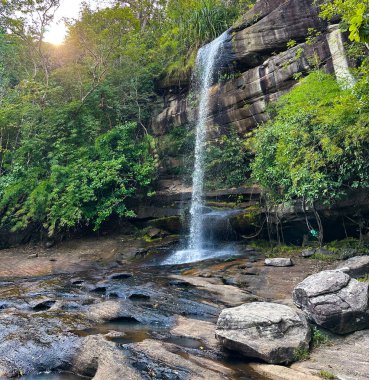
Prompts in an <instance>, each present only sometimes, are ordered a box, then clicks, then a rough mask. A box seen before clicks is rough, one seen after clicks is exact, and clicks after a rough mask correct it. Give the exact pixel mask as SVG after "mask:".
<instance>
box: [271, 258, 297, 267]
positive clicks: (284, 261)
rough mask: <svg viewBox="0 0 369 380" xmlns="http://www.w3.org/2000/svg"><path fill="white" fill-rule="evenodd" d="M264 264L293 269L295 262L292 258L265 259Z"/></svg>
mask: <svg viewBox="0 0 369 380" xmlns="http://www.w3.org/2000/svg"><path fill="white" fill-rule="evenodd" d="M264 264H265V265H266V266H269V267H292V266H293V261H292V260H291V259H290V258H282V257H279V258H275V259H265V261H264Z"/></svg>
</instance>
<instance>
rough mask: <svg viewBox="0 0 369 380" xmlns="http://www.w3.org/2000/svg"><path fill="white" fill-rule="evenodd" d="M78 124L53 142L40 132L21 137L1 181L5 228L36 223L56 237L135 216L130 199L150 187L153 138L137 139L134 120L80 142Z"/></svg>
mask: <svg viewBox="0 0 369 380" xmlns="http://www.w3.org/2000/svg"><path fill="white" fill-rule="evenodd" d="M79 122H81V120H76V121H74V123H71V124H69V128H70V130H64V132H65V133H64V136H63V137H61V138H60V139H57V140H56V141H55V142H54V143H53V144H50V145H49V146H48V143H50V141H47V140H48V139H47V137H48V136H46V135H45V133H42V132H40V134H34V136H32V137H31V136H29V138H28V139H25V140H23V141H24V142H23V143H22V144H21V146H20V148H19V149H18V151H17V155H16V157H15V158H14V160H13V162H12V169H13V170H11V171H9V173H8V174H7V175H4V176H2V178H1V182H0V194H1V202H0V209H2V210H3V212H2V215H1V224H2V226H6V227H8V228H10V229H11V230H12V231H18V230H22V229H24V228H26V227H27V226H28V225H30V224H36V225H39V226H40V227H41V226H42V227H43V228H44V229H46V230H47V231H48V233H49V235H53V234H54V233H55V232H59V231H61V230H65V229H70V228H74V227H78V226H84V225H87V226H88V225H91V226H93V228H94V229H95V230H96V229H98V228H99V227H100V225H101V223H103V222H104V221H106V220H107V219H108V218H109V217H110V216H111V215H114V214H115V215H118V216H123V217H127V216H133V213H132V211H130V210H129V209H128V208H127V206H126V199H127V198H129V197H132V196H133V195H135V193H136V191H137V189H139V188H145V187H147V186H148V185H149V183H150V181H151V179H152V178H153V175H154V169H155V166H154V161H153V159H152V158H151V156H150V155H149V141H148V140H147V139H146V140H142V141H139V140H138V139H137V138H136V137H135V130H136V126H135V124H133V123H131V124H125V125H117V126H116V127H114V128H113V129H111V130H110V131H108V132H106V133H103V134H100V135H99V136H98V137H96V138H95V139H93V140H92V139H90V141H87V144H82V143H81V142H79V143H77V141H76V140H77V139H78V138H80V137H82V136H78V132H77V130H78V127H79V125H78V123H79ZM93 122H94V121H93V120H91V121H90V123H91V126H90V127H91V129H92V130H93V128H94V125H93ZM58 126H59V127H62V126H61V125H60V124H59V125H58ZM32 127H33V126H30V127H29V128H30V129H31V128H32ZM69 128H68V129H69ZM32 129H33V128H32ZM41 129H42V127H41ZM30 132H31V131H29V133H30ZM68 140H69V142H68V144H67V145H66V144H65V142H66V141H68ZM91 140H92V141H91ZM76 143H77V144H76ZM36 144H39V146H38V149H37V150H35V149H34V147H35V146H36ZM46 157H47V159H46V160H45V158H46ZM40 159H43V160H44V162H43V165H42V166H40V165H39V160H40Z"/></svg>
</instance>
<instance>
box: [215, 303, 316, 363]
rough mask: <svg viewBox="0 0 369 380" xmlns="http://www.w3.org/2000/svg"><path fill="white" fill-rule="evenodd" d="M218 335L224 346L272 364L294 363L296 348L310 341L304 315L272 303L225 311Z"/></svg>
mask: <svg viewBox="0 0 369 380" xmlns="http://www.w3.org/2000/svg"><path fill="white" fill-rule="evenodd" d="M215 334H216V337H217V339H218V340H219V341H220V343H221V344H222V345H223V347H225V348H227V349H230V350H234V351H238V352H239V353H241V354H243V355H245V356H247V357H251V358H258V359H262V360H264V361H266V362H268V363H272V364H278V363H291V362H293V361H294V360H295V356H296V351H297V350H301V349H308V348H309V342H310V328H309V325H308V323H307V320H306V319H305V317H304V316H303V315H301V314H299V313H297V312H296V311H294V310H293V309H292V308H290V307H288V306H285V305H281V304H275V303H269V302H253V303H250V304H245V305H241V306H238V307H235V308H231V309H225V310H223V311H222V313H221V314H220V316H219V319H218V323H217V329H216V332H215Z"/></svg>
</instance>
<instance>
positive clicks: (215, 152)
mask: <svg viewBox="0 0 369 380" xmlns="http://www.w3.org/2000/svg"><path fill="white" fill-rule="evenodd" d="M205 157H206V158H205V173H206V178H207V183H206V186H207V187H208V188H211V189H213V188H221V187H223V188H224V187H238V186H240V185H243V184H244V183H245V181H246V178H247V177H248V173H249V171H250V161H251V157H250V152H249V150H248V149H247V147H246V145H245V142H244V141H243V139H242V138H240V137H239V136H238V135H237V133H236V132H235V131H231V133H230V134H229V136H227V135H223V136H221V137H220V138H218V139H216V140H215V141H211V142H210V143H209V144H208V145H207V149H206V155H205Z"/></svg>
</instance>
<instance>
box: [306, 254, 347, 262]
mask: <svg viewBox="0 0 369 380" xmlns="http://www.w3.org/2000/svg"><path fill="white" fill-rule="evenodd" d="M310 259H314V260H319V261H326V262H329V263H330V262H333V261H337V260H340V257H339V256H338V255H336V254H334V255H323V254H322V253H314V255H313V256H310Z"/></svg>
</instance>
